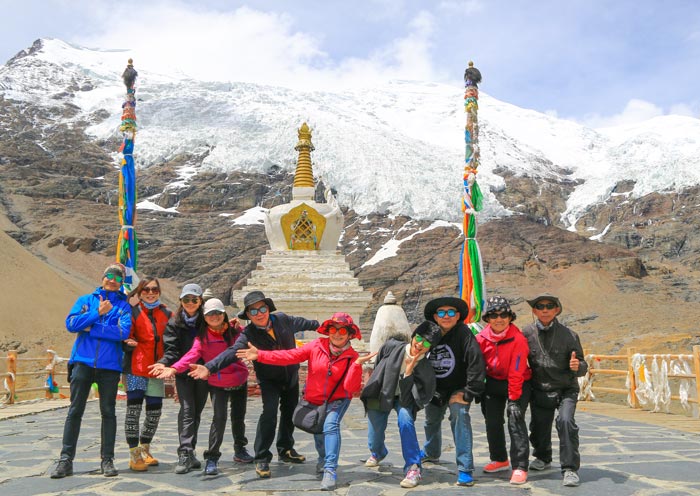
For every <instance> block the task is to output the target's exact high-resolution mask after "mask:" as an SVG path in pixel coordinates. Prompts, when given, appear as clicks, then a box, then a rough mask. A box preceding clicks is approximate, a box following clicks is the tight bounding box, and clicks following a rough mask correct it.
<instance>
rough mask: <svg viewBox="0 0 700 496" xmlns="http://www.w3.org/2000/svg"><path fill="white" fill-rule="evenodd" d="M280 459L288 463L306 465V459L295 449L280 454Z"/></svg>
mask: <svg viewBox="0 0 700 496" xmlns="http://www.w3.org/2000/svg"><path fill="white" fill-rule="evenodd" d="M279 459H280V460H281V461H283V462H287V463H304V462H305V461H306V457H305V456H304V455H300V454H299V453H297V452H296V450H295V449H294V448H291V449H288V450H286V451H283V452H282V453H280V454H279Z"/></svg>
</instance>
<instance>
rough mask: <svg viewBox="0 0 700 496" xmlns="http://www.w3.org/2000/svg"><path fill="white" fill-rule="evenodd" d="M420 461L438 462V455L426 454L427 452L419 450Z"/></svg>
mask: <svg viewBox="0 0 700 496" xmlns="http://www.w3.org/2000/svg"><path fill="white" fill-rule="evenodd" d="M420 462H421V464H423V463H426V462H427V463H438V462H440V456H430V455H428V453H426V452H425V451H423V450H421V452H420Z"/></svg>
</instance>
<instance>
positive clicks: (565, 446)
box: [530, 389, 581, 472]
mask: <svg viewBox="0 0 700 496" xmlns="http://www.w3.org/2000/svg"><path fill="white" fill-rule="evenodd" d="M538 393H539V392H538V391H533V393H532V400H531V402H530V442H531V443H532V454H533V455H534V456H535V458H539V459H540V460H542V461H543V462H547V463H550V462H551V461H552V421H553V420H554V410H555V408H554V407H549V406H547V407H545V406H544V405H543V404H542V403H540V404H539V405H538V397H539V394H538ZM577 398H578V391H576V390H573V389H569V390H564V391H561V392H560V397H559V404H558V406H557V407H556V409H558V410H559V414H558V415H557V420H556V426H557V434H559V462H560V464H561V470H562V472H564V470H574V471H578V469H579V468H580V466H581V455H580V453H579V450H578V447H579V438H578V426H577V425H576V420H575V418H574V415H575V413H576V402H577Z"/></svg>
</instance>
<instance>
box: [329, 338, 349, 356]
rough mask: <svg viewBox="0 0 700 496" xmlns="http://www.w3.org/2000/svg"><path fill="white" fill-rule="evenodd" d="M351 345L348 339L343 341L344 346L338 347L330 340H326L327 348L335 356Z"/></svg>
mask: <svg viewBox="0 0 700 496" xmlns="http://www.w3.org/2000/svg"><path fill="white" fill-rule="evenodd" d="M351 346H352V345H351V344H350V341H348V342H347V343H345V346H341V347H340V348H339V347H337V346H336V345H334V344H333V343H331V342H330V340H329V341H328V349H329V350H330V352H331V355H333V356H336V357H337V356H339V355H341V354H342V353H343V352H344V351H345V350H347V349H349V348H350V347H351Z"/></svg>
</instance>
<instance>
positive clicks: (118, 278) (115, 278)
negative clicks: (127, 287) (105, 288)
mask: <svg viewBox="0 0 700 496" xmlns="http://www.w3.org/2000/svg"><path fill="white" fill-rule="evenodd" d="M105 277H106V278H107V279H108V280H110V281H117V282H122V281H123V280H124V278H123V277H122V276H118V275H116V274H112V273H111V272H107V273H106V274H105Z"/></svg>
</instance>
